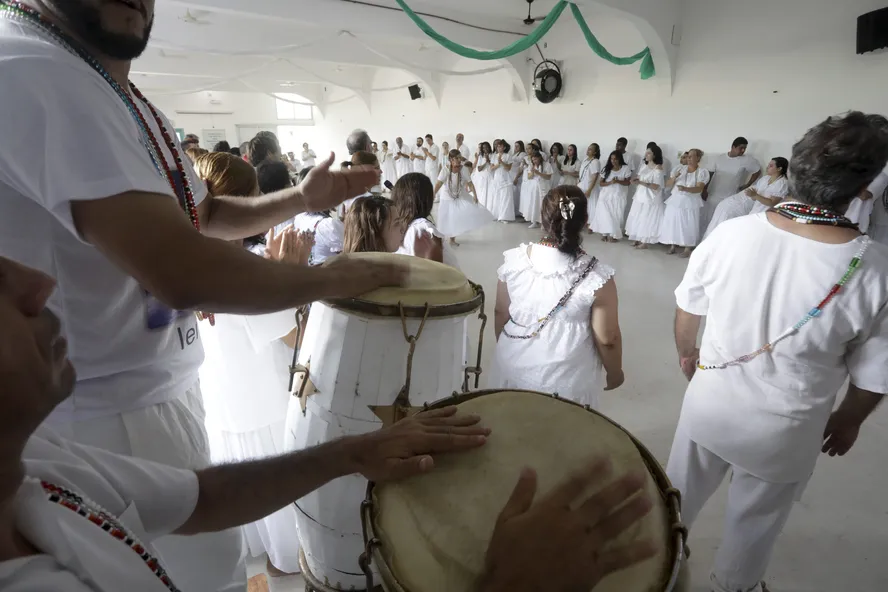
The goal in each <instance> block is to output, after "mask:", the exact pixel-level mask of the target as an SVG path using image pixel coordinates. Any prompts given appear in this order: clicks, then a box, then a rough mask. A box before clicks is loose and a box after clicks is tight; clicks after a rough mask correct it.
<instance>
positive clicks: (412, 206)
mask: <svg viewBox="0 0 888 592" xmlns="http://www.w3.org/2000/svg"><path fill="white" fill-rule="evenodd" d="M392 201H393V202H394V206H395V222H396V223H397V224H398V226H400V227H401V228H402V229H406V228H407V227H408V226H410V223H411V222H413V221H414V220H417V219H419V218H428V217H429V216H431V215H432V206H433V205H434V203H435V188H434V187H433V186H432V182H431V181H430V180H429V178H428V177H426V176H425V175H423V174H422V173H407V174H406V175H404V176H403V177H401V178H400V179H398V182H397V183H395V188H394V189H392Z"/></svg>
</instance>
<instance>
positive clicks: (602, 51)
mask: <svg viewBox="0 0 888 592" xmlns="http://www.w3.org/2000/svg"><path fill="white" fill-rule="evenodd" d="M395 1H396V2H397V3H398V6H400V7H401V9H402V10H403V11H404V14H406V15H407V16H408V17H409V18H410V20H412V21H413V22H414V23H415V24H416V26H417V27H419V28H420V30H421V31H422V32H423V33H425V34H426V35H428V36H429V37H431V38H432V39H434V40H435V41H437V42H438V43H439V44H440V45H441V46H442V47H444V48H446V49H448V50H450V51H452V52H453V53H455V54H457V55H460V56H462V57H464V58H469V59H472V60H499V59H502V58H507V57H509V56H513V55H515V54H519V53H521V52H522V51H526V50H528V49H530V48H531V47H533V46H534V45H536V44H537V43H539V41H540V39H542V38H543V36H545V35H546V33H548V32H549V30H550V29H551V28H552V26H553V25H554V24H555V22H556V21H558V18H559V17H560V16H561V14H562V13H563V12H564V9H565V8H567V5H568V4H570V10H571V12H572V13H573V16H574V19H575V20H576V21H577V24H578V25H579V27H580V30H581V31H582V32H583V36H584V37H585V38H586V43H588V44H589V47H590V48H592V51H594V52H595V54H596V55H598V57H600V58H602V59H604V60H607V61H608V62H610V63H612V64H615V65H617V66H628V65H630V64H634V63H635V62H637V61H639V60H641V67H640V68H639V72H640V73H641V79H642V80H647V79H649V78H651V77H653V76H654V75H655V74H656V68H655V67H654V59H653V57H651V49H650V48H649V47H645V48H644V49H643V50H642V51H640V52H638V53H637V54H635V55H634V56H630V57H628V58H618V57H616V56H615V55H613V54H612V53H611V52H609V51H608V50H607V49H606V48H605V47H604V46H603V45H601V43H600V42H599V41H598V39H597V38H596V37H595V35H594V34H593V33H592V31H591V30H590V29H589V25H587V24H586V20H585V19H584V18H583V15H582V13H581V12H580V9H579V8H578V7H577V5H576V4H573V3H572V2H568V1H567V0H561V2H559V3H558V4H556V5H555V7H554V8H553V9H552V10H551V11H550V12H549V14H547V15H546V18H545V19H544V20H543V22H542V23H540V26H538V27H537V28H536V29H534V31H533V33H531V34H530V35H528V36H526V37H522V38H521V39H519V40H517V41H515V42H514V43H511V44H509V45H507V46H506V47H504V48H502V49H499V50H495V51H479V50H477V49H472V48H470V47H466V46H464V45H460V44H459V43H455V42H453V41H451V40H450V39H447V38H446V37H444V36H443V35H441V34H440V33H438V32H437V31H435V30H434V29H433V28H432V27H431V26H430V25H429V24H428V23H427V22H425V21H424V20H423V19H422V17H420V16H419V15H418V14H416V13H415V12H413V10H412V9H411V8H410V7H409V6H407V2H406V1H405V0H395Z"/></svg>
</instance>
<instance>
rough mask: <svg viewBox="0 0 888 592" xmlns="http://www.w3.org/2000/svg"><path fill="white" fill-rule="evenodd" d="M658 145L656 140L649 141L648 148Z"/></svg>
mask: <svg viewBox="0 0 888 592" xmlns="http://www.w3.org/2000/svg"><path fill="white" fill-rule="evenodd" d="M656 145H657V143H656V142H648V145H647V149H648V150H650V149H651V146H656Z"/></svg>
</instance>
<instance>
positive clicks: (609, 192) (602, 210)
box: [589, 165, 632, 239]
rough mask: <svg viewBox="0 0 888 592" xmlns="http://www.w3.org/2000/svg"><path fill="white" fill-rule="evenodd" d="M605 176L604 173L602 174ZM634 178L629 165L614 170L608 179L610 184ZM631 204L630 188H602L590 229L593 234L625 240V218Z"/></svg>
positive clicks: (616, 185) (617, 186)
mask: <svg viewBox="0 0 888 592" xmlns="http://www.w3.org/2000/svg"><path fill="white" fill-rule="evenodd" d="M602 174H603V173H602ZM631 176H632V169H630V168H629V167H628V166H627V165H623V166H621V167H620V170H619V171H617V170H612V171H611V172H610V174H609V175H608V177H607V178H606V179H602V180H603V181H607V182H608V183H610V182H611V181H616V180H626V179H628V178H630V177H631ZM628 203H629V187H627V186H626V185H621V184H619V183H614V184H613V185H608V186H607V187H602V188H601V193H599V194H598V203H597V204H596V205H595V214H594V215H593V216H592V221H591V222H590V223H589V227H590V228H591V229H592V232H598V233H601V234H603V235H605V236H610V237H612V238H616V239H620V238H623V217H624V216H625V213H626V206H627V205H628Z"/></svg>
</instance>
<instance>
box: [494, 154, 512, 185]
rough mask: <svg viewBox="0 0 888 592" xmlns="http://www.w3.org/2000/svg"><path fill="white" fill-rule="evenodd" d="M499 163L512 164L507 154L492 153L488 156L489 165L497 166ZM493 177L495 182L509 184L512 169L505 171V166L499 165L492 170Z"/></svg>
mask: <svg viewBox="0 0 888 592" xmlns="http://www.w3.org/2000/svg"><path fill="white" fill-rule="evenodd" d="M500 163H503V164H512V158H511V157H510V156H509V155H508V154H499V153H494V154H493V155H491V157H490V164H491V165H493V166H498V165H500ZM493 179H494V181H495V182H496V183H500V184H509V183H511V182H512V171H511V170H508V171H507V170H506V168H505V167H503V166H499V168H497V169H496V170H495V171H494V172H493Z"/></svg>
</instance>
